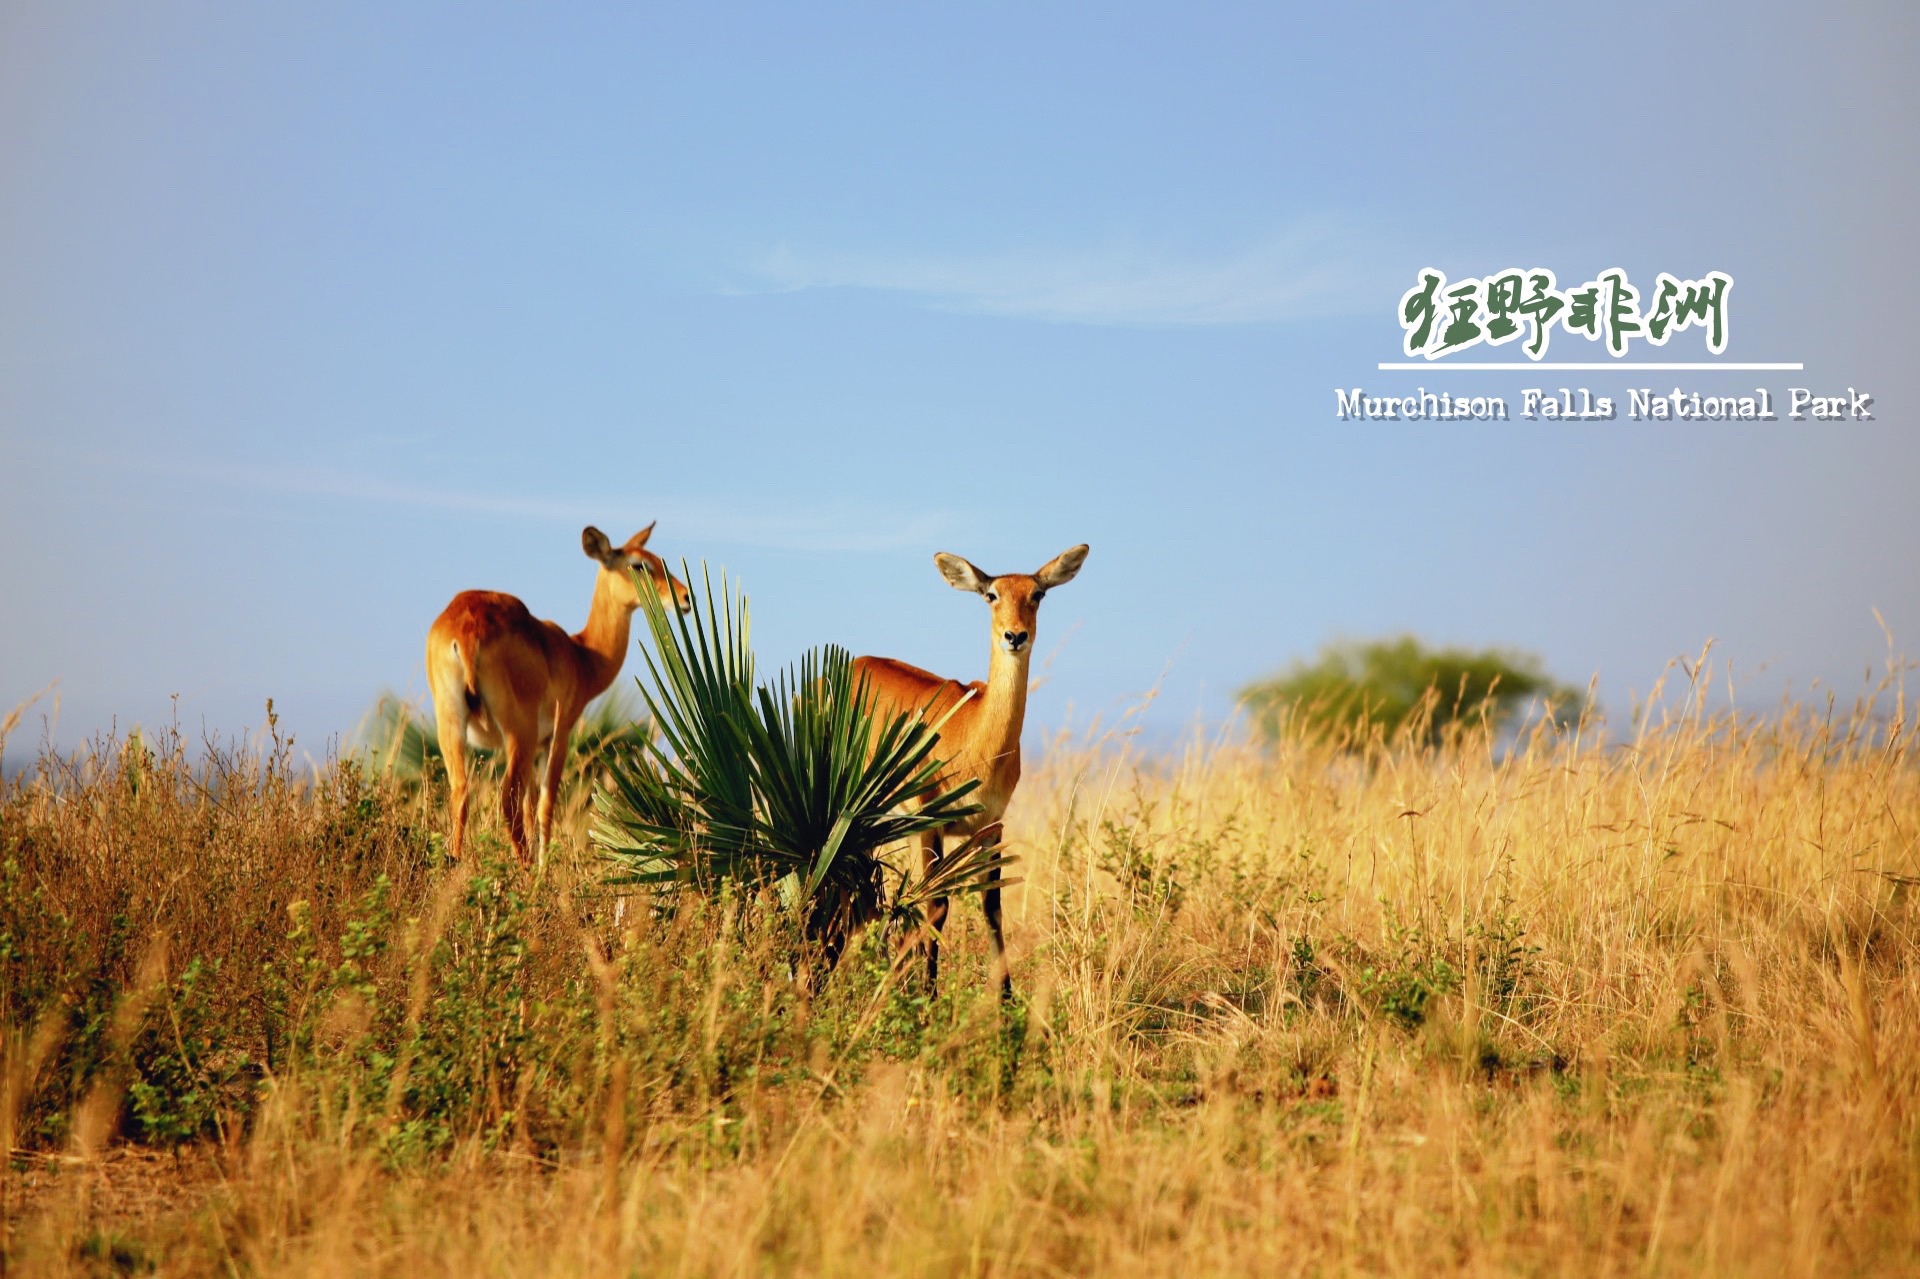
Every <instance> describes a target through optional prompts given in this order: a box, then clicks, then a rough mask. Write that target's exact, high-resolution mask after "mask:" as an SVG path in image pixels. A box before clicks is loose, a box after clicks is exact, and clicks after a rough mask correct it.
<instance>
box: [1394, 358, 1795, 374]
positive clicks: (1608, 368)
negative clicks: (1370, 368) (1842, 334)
mask: <svg viewBox="0 0 1920 1279" xmlns="http://www.w3.org/2000/svg"><path fill="white" fill-rule="evenodd" d="M1379 367H1380V369H1381V370H1383V371H1384V370H1387V369H1461V370H1468V369H1472V370H1477V371H1480V372H1489V371H1492V372H1500V371H1505V372H1513V373H1521V372H1525V371H1526V370H1528V369H1537V370H1539V371H1540V372H1543V373H1547V372H1555V371H1564V372H1568V373H1573V372H1584V373H1596V372H1612V371H1614V370H1618V371H1620V372H1622V373H1644V372H1646V371H1648V370H1649V369H1652V370H1663V369H1671V370H1673V371H1674V372H1676V373H1699V372H1703V371H1705V370H1708V369H1719V370H1721V371H1723V372H1727V373H1762V372H1788V373H1798V372H1800V371H1801V370H1803V369H1805V368H1806V367H1807V366H1806V365H1805V364H1803V363H1799V362H1795V363H1792V364H1727V363H1706V364H1621V363H1619V362H1617V361H1607V362H1604V363H1598V364H1535V363H1532V362H1531V361H1525V362H1518V363H1513V364H1455V363H1452V362H1450V361H1446V360H1433V361H1428V360H1412V361H1409V362H1407V363H1404V364H1381V365H1380V366H1379Z"/></svg>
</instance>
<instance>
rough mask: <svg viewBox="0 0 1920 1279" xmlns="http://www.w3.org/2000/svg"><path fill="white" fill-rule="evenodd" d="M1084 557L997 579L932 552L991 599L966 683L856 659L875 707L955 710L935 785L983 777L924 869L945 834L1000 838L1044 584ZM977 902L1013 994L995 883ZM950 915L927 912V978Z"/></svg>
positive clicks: (945, 571)
mask: <svg viewBox="0 0 1920 1279" xmlns="http://www.w3.org/2000/svg"><path fill="white" fill-rule="evenodd" d="M1086 556H1087V548H1086V547H1085V546H1076V547H1074V548H1073V549H1071V550H1069V551H1065V552H1063V553H1061V554H1060V555H1059V556H1057V557H1055V558H1054V559H1053V560H1051V561H1050V562H1048V563H1047V564H1046V565H1045V566H1044V567H1043V568H1041V569H1040V570H1039V571H1037V572H1035V573H1032V574H1025V573H1009V574H1006V575H1004V576H1001V577H994V576H991V575H990V574H986V573H982V572H981V571H980V570H979V569H977V568H975V567H974V566H973V565H972V564H969V563H968V562H967V561H966V560H963V559H961V558H960V557H959V556H957V555H946V554H944V553H943V554H940V555H936V556H934V562H935V563H936V564H938V565H939V567H940V571H941V574H942V575H943V576H945V577H946V579H947V581H948V583H949V584H950V585H952V586H953V587H954V588H955V589H958V590H969V591H976V592H978V593H979V594H980V595H982V596H984V597H986V598H987V600H988V601H989V603H990V604H991V605H992V610H993V622H992V635H993V659H992V662H991V664H990V665H989V667H988V671H987V678H986V680H984V681H981V680H975V681H973V682H972V683H970V684H962V683H960V682H959V681H958V680H950V679H943V678H942V677H940V676H938V675H935V674H933V673H932V672H931V671H926V670H922V669H921V668H920V667H918V666H910V665H908V664H907V663H906V662H901V661H896V660H894V659H893V658H890V657H861V658H856V659H855V660H854V664H853V665H854V674H855V676H856V677H860V676H864V677H865V678H866V681H867V686H868V688H869V689H870V690H871V692H872V695H873V698H874V701H875V704H876V705H877V706H878V708H879V709H880V710H882V711H883V712H885V713H893V712H897V711H899V710H903V709H904V710H919V711H922V712H923V713H925V714H926V715H927V717H928V718H929V719H938V718H939V717H940V716H941V715H943V714H946V713H947V712H948V711H949V710H951V711H952V718H950V719H948V720H947V721H946V724H945V726H944V727H942V728H941V730H940V745H939V746H938V747H936V748H935V751H936V754H938V755H939V756H940V757H941V758H942V759H943V760H944V761H945V766H944V768H943V769H942V771H941V774H940V777H939V779H938V781H937V782H936V789H938V790H947V789H951V788H952V787H954V786H958V785H960V784H961V783H962V782H965V781H967V780H969V779H971V778H978V779H979V780H980V788H979V789H978V790H977V791H975V792H974V793H973V795H972V796H971V798H972V800H973V801H974V802H976V803H978V804H979V805H980V806H981V811H980V812H978V813H976V814H974V815H973V816H972V817H968V818H965V819H963V820H961V821H958V822H954V823H953V824H951V825H949V826H946V827H944V828H943V829H942V830H939V831H933V832H930V833H928V834H927V835H924V836H922V837H921V841H920V862H921V871H922V873H923V874H924V873H925V872H926V870H927V869H928V868H930V867H931V866H932V865H933V864H934V863H935V862H937V861H938V860H939V859H940V855H941V839H942V836H943V835H944V834H946V833H947V832H952V833H954V834H958V835H968V836H972V835H977V834H982V833H984V834H985V835H986V836H987V837H988V838H995V837H997V836H998V834H999V825H1000V819H1001V818H1002V817H1003V816H1005V814H1006V811H1007V803H1008V801H1009V800H1011V799H1012V798H1013V792H1014V788H1015V787H1016V786H1018V785H1019V784H1020V730H1021V729H1022V727H1024V725H1025V723H1026V714H1027V663H1028V660H1029V659H1030V658H1031V657H1032V655H1033V637H1034V633H1035V631H1034V628H1035V626H1036V624H1037V621H1038V615H1039V607H1040V600H1041V597H1042V596H1044V595H1045V594H1046V592H1047V591H1048V590H1050V589H1052V588H1053V587H1056V586H1061V585H1064V584H1065V583H1067V582H1069V581H1071V580H1073V576H1074V574H1076V573H1078V572H1079V571H1080V565H1081V563H1082V562H1083V561H1084V560H1085V559H1086ZM1016 637H1017V642H1016ZM995 878H996V879H997V878H998V876H997V875H996V876H995ZM980 902H981V905H982V907H983V908H984V909H985V911H986V916H987V931H988V933H989V934H990V944H991V946H992V950H993V967H994V971H995V972H996V973H997V974H998V976H999V980H1000V986H1001V991H1002V993H1003V994H1007V993H1011V991H1012V983H1011V980H1010V978H1009V976H1008V974H1007V968H1006V945H1005V939H1004V938H1003V936H1002V934H1001V928H1000V889H999V888H998V887H997V886H995V887H990V888H988V889H987V890H986V891H985V892H984V893H982V894H981V897H980ZM946 917H947V903H946V901H945V899H941V900H939V901H936V902H934V903H932V905H931V906H930V908H929V909H928V912H927V922H928V924H929V926H930V934H929V936H928V938H927V980H928V982H929V984H931V983H932V982H934V981H935V980H936V979H937V978H938V975H939V955H940V950H939V930H940V928H941V926H942V925H943V924H944V923H945V922H946Z"/></svg>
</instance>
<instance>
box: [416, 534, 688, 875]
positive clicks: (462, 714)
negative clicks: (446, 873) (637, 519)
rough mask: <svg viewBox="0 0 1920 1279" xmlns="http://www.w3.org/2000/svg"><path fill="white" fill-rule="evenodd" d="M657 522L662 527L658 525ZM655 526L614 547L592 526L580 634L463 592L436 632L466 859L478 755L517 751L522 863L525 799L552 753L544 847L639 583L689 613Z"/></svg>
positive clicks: (433, 662)
mask: <svg viewBox="0 0 1920 1279" xmlns="http://www.w3.org/2000/svg"><path fill="white" fill-rule="evenodd" d="M655 523H658V521H657V520H656V521H655ZM652 535H653V525H652V524H649V525H647V526H646V527H645V528H643V529H641V530H640V531H639V532H638V533H635V534H634V535H633V536H632V537H630V538H628V539H627V541H626V545H624V546H615V545H613V544H612V542H610V541H609V540H608V538H607V535H606V534H605V533H602V532H601V531H600V530H599V529H597V528H593V527H591V526H589V527H588V528H586V529H584V530H582V531H581V534H580V545H581V548H582V549H583V550H585V551H586V553H587V558H588V559H591V560H597V561H598V562H599V564H600V573H599V576H598V577H596V578H595V579H594V583H593V604H592V606H591V607H590V608H589V609H588V610H587V625H586V627H585V629H583V630H581V631H580V632H579V633H578V634H575V635H569V634H567V633H566V632H565V631H564V630H562V629H561V628H560V626H559V624H558V623H555V622H545V621H540V620H538V619H536V618H535V617H534V615H533V614H532V613H531V612H529V611H528V610H527V606H526V605H525V604H523V603H521V602H520V601H519V600H518V599H516V598H515V597H514V596H511V595H506V594H502V593H501V592H499V591H462V592H460V594H458V595H456V596H454V597H453V602H452V603H450V604H448V605H447V607H446V608H445V610H443V611H442V612H441V614H440V616H439V617H438V618H436V619H434V623H433V626H432V628H431V629H430V630H428V631H427V685H428V687H429V688H430V689H431V690H432V692H433V710H434V721H435V725H436V727H437V729H438V731H439V736H440V753H441V754H442V755H443V756H444V757H445V759H446V762H447V780H448V782H450V783H451V786H452V795H451V797H450V805H449V806H450V808H451V809H452V812H451V817H452V821H453V838H452V840H451V842H450V843H449V850H450V852H451V854H452V856H453V858H454V860H456V861H458V860H459V858H460V853H461V849H462V846H463V844H464V843H465V840H466V830H467V794H468V789H467V788H468V781H467V747H469V746H473V747H476V748H478V749H482V750H500V749H502V748H503V747H504V748H505V750H506V754H507V776H506V780H505V782H504V783H503V784H502V786H501V789H500V816H501V818H502V820H503V821H504V822H505V823H506V827H507V835H508V837H509V838H510V839H512V841H513V851H514V855H515V856H517V857H518V858H519V859H520V861H521V864H523V865H524V864H526V863H527V862H529V861H531V860H532V857H531V855H530V853H529V850H528V847H527V830H526V793H527V789H528V786H529V784H530V783H531V781H532V779H533V771H534V767H535V764H536V761H537V760H538V759H539V757H540V755H541V754H542V752H544V753H545V756H546V760H545V768H544V770H543V771H542V774H541V777H540V799H539V809H538V813H537V814H536V816H537V821H538V831H539V838H540V851H541V853H542V854H543V855H544V854H545V851H546V846H547V841H548V839H549V838H550V837H551V835H552V833H553V794H554V791H555V789H556V788H557V787H558V786H559V784H560V771H561V768H562V767H563V766H564V765H565V763H566V759H567V744H568V742H569V741H570V740H571V739H572V737H573V726H574V724H575V723H576V722H578V720H579V719H580V712H581V711H583V710H585V709H586V706H587V703H588V702H590V701H592V700H593V699H594V698H596V697H598V696H599V695H600V694H601V693H604V692H605V691H606V690H607V687H608V685H610V684H612V683H613V681H614V677H615V676H617V675H619V674H620V665H621V663H622V662H624V661H625V660H626V656H627V639H628V636H629V634H630V632H631V629H632V624H633V610H634V609H636V608H638V607H640V594H639V593H640V591H641V590H642V589H643V588H642V586H641V584H640V582H639V581H638V580H637V579H636V577H635V576H634V575H635V573H636V572H642V573H645V574H647V576H648V578H649V579H650V581H649V582H648V584H647V585H648V586H650V587H651V588H652V589H653V590H655V591H658V592H659V594H660V599H661V602H662V603H669V602H670V603H671V604H672V605H673V606H674V607H676V608H679V609H680V610H682V611H685V610H686V608H687V607H688V605H689V604H690V602H691V601H690V600H689V598H688V595H687V587H686V584H685V583H684V582H681V581H680V580H679V579H678V578H675V577H674V576H673V575H672V574H670V573H668V572H667V566H666V565H665V564H663V563H662V562H661V560H660V557H659V556H658V555H655V554H654V553H653V552H652V551H649V550H647V549H646V547H647V539H648V538H649V537H651V536H652Z"/></svg>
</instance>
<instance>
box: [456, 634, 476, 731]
mask: <svg viewBox="0 0 1920 1279" xmlns="http://www.w3.org/2000/svg"><path fill="white" fill-rule="evenodd" d="M452 647H453V655H454V656H455V657H456V658H458V659H459V661H460V669H461V670H462V671H464V672H465V673H466V694H467V714H469V715H478V714H479V713H480V685H479V683H478V682H477V681H476V680H475V679H474V674H473V658H472V657H470V656H469V655H468V653H467V650H466V649H464V648H462V647H460V641H459V640H454V641H453V644H452Z"/></svg>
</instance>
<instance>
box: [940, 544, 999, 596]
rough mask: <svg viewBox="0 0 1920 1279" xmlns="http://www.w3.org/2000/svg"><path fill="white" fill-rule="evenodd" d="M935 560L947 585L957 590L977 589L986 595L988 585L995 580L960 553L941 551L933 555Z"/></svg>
mask: <svg viewBox="0 0 1920 1279" xmlns="http://www.w3.org/2000/svg"><path fill="white" fill-rule="evenodd" d="M933 562H934V563H935V564H936V565H938V566H939V568H940V576H942V577H944V578H946V579H947V585H948V586H951V587H952V588H953V589H954V590H956V591H977V592H979V593H980V594H982V595H985V594H986V593H987V588H988V586H989V585H991V584H992V582H993V579H992V578H991V577H988V576H987V575H986V574H985V573H982V572H981V571H980V570H979V569H977V568H975V567H974V566H973V565H971V564H969V563H967V561H965V560H963V559H961V558H960V557H959V556H958V555H949V554H947V553H946V552H945V551H941V552H939V553H938V554H936V555H935V556H934V557H933Z"/></svg>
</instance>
